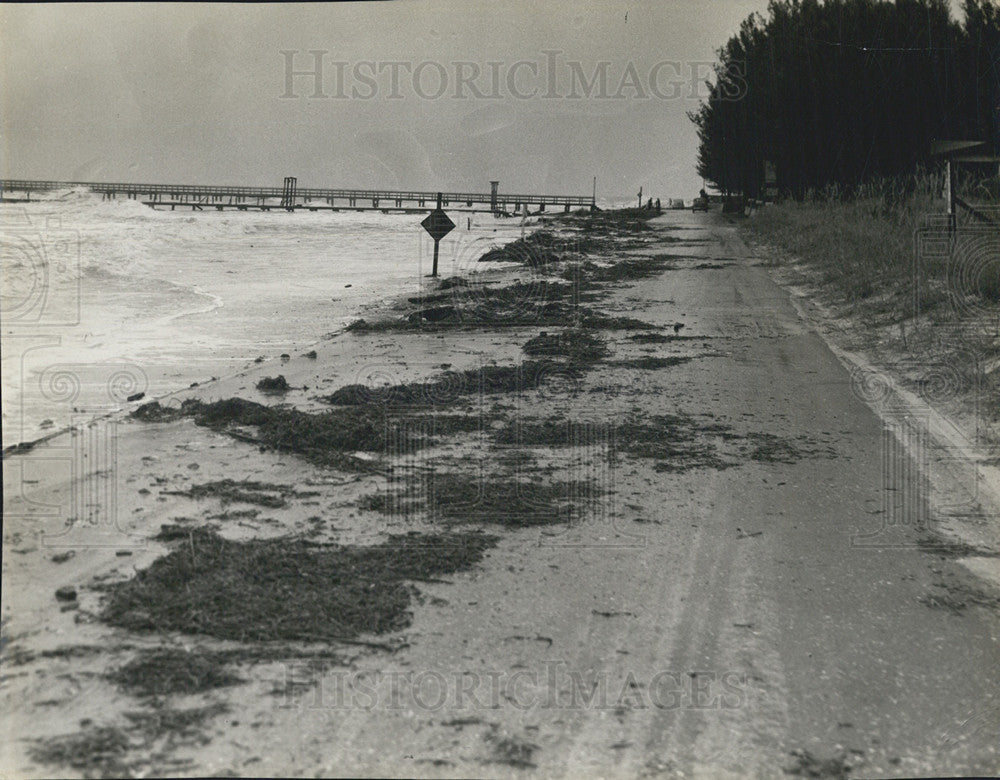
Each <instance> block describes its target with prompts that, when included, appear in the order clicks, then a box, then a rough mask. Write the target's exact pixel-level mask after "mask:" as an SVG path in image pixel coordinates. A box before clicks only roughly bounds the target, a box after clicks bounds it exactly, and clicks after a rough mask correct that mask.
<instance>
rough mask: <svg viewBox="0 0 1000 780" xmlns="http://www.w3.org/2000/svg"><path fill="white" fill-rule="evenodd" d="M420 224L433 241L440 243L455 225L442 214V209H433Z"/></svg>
mask: <svg viewBox="0 0 1000 780" xmlns="http://www.w3.org/2000/svg"><path fill="white" fill-rule="evenodd" d="M420 224H421V225H423V226H424V230H426V231H427V232H428V233H430V234H431V238H433V239H434V240H435V241H440V240H441V239H442V238H444V237H445V236H446V235H448V234H449V233H450V232H451V231H452V230H454V229H455V223H454V222H452V221H451V218H450V217H449V216H448V215H447V214H445V213H444V209H434V211H432V212H431V213H430V214H428V215H427V217H426V219H424V221H423V222H421V223H420Z"/></svg>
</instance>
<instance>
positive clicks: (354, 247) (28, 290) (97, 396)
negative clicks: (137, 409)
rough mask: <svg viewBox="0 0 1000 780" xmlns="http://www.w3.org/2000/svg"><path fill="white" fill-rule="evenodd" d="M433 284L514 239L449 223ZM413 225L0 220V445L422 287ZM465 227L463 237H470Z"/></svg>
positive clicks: (280, 347) (165, 214)
mask: <svg viewBox="0 0 1000 780" xmlns="http://www.w3.org/2000/svg"><path fill="white" fill-rule="evenodd" d="M451 216H452V218H453V220H454V221H455V222H456V223H458V227H457V228H456V229H455V230H454V231H453V232H452V233H451V234H450V235H449V236H447V237H446V238H445V239H443V240H442V241H441V247H440V274H441V275H442V276H449V275H452V274H456V273H460V274H463V275H466V274H469V273H474V272H475V271H476V263H475V261H476V259H477V258H478V257H480V256H481V255H482V254H483V253H485V252H486V251H487V250H488V249H490V248H491V247H493V246H496V245H499V244H502V243H506V242H508V241H511V240H513V239H515V238H517V237H518V236H519V235H520V234H521V232H522V226H521V221H520V220H519V219H495V218H493V217H492V216H490V215H486V214H473V215H468V214H464V213H460V212H452V213H451ZM421 219H422V216H421V215H419V214H405V215H404V214H382V213H381V212H336V213H331V212H296V213H288V212H284V211H272V212H251V211H247V212H240V211H223V212H219V211H216V210H214V209H213V210H211V211H201V212H191V211H180V210H178V211H173V212H171V211H161V210H154V209H151V208H148V207H146V206H143V205H142V204H141V203H138V202H135V201H128V200H115V201H102V200H101V198H100V196H97V195H94V194H93V193H90V192H86V191H68V192H60V193H52V194H50V195H49V196H47V197H46V198H45V199H43V200H39V201H37V202H31V203H5V204H3V205H0V259H2V266H0V270H2V277H0V294H2V295H0V326H2V381H3V388H2V389H3V445H4V446H5V447H6V446H8V445H10V444H14V443H17V442H21V441H32V440H34V439H37V438H39V437H40V436H43V435H45V434H46V433H49V432H51V431H53V430H58V429H60V428H63V427H65V426H67V425H71V424H80V423H82V422H85V421H86V420H88V419H92V418H94V417H97V416H99V415H102V414H106V413H107V412H110V411H115V410H116V409H119V408H122V406H123V405H124V404H125V399H126V398H127V397H128V396H130V395H133V394H135V393H139V392H144V393H145V394H146V396H147V397H155V396H157V395H162V394H164V393H168V392H171V391H174V390H178V389H182V388H185V387H187V386H189V385H190V384H191V383H193V382H202V381H205V380H207V379H209V378H211V377H213V376H220V377H221V376H226V375H228V374H232V373H235V372H236V371H238V370H240V369H242V368H243V367H244V366H245V365H246V364H247V363H248V361H251V360H253V359H254V358H256V357H258V356H264V357H277V356H278V355H280V354H281V353H283V352H287V353H289V354H296V353H301V352H303V351H306V350H307V349H309V345H311V344H313V343H315V342H317V341H318V340H319V339H321V338H322V337H323V336H324V335H325V334H327V333H330V332H332V331H336V330H338V329H340V328H342V327H343V326H344V325H345V324H346V323H348V322H349V321H350V320H352V319H354V318H356V317H357V316H358V314H359V312H362V313H363V310H364V309H365V308H366V307H368V306H370V305H372V304H377V303H380V302H383V301H387V300H390V299H392V298H394V297H396V296H398V295H400V294H403V293H413V292H416V291H417V290H418V289H420V287H421V285H422V284H426V283H427V279H426V275H427V274H428V273H430V269H431V254H432V249H433V243H432V242H431V240H430V239H429V238H428V237H427V235H426V233H425V232H424V231H423V229H422V228H421V227H420V224H419V223H420V220H421ZM470 223H471V224H470Z"/></svg>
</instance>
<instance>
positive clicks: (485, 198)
mask: <svg viewBox="0 0 1000 780" xmlns="http://www.w3.org/2000/svg"><path fill="white" fill-rule="evenodd" d="M77 188H85V189H88V190H90V191H91V192H97V193H100V194H101V195H102V196H104V197H105V198H106V199H114V198H118V197H122V198H128V199H130V200H141V201H142V202H144V203H147V204H149V205H151V206H167V205H169V206H171V207H174V206H191V207H199V206H214V207H215V208H219V209H222V208H227V207H228V208H247V207H256V208H266V209H270V208H285V209H288V210H292V209H297V208H305V209H310V210H317V209H318V208H325V209H333V210H337V209H340V208H344V209H357V210H383V211H384V210H391V209H393V208H396V209H403V208H405V209H407V210H427V211H430V210H431V209H433V208H434V207H435V205H436V202H437V200H436V199H437V193H436V192H427V191H420V190H365V189H341V188H326V187H315V188H311V187H297V188H295V189H294V190H293V192H294V196H293V197H292V198H291V199H289V198H288V192H287V191H286V189H285V188H284V187H248V186H233V185H210V184H135V183H129V182H73V181H35V180H31V179H0V197H4V198H6V199H11V198H9V197H8V194H9V193H12V192H13V193H21V194H23V195H24V197H23V198H21V199H22V200H30V199H31V193H38V192H52V191H55V190H67V189H77ZM275 200H276V201H279V203H272V202H269V201H275ZM441 200H442V204H443V205H445V206H452V207H453V208H455V209H457V210H461V209H462V208H463V207H464V208H466V209H473V208H474V207H475V206H477V205H488V206H489V209H488V210H491V211H508V210H510V209H513V210H514V211H519V210H521V209H522V207H524V206H528V207H529V208H530V207H533V206H537V207H540V208H544V207H546V206H563V208H564V209H566V210H569V209H570V208H572V207H581V206H582V207H593V206H594V199H593V197H592V196H587V195H535V194H525V193H515V194H510V193H501V192H486V193H483V192H442V193H441ZM317 203H319V204H325V205H324V206H317V205H316V204H317Z"/></svg>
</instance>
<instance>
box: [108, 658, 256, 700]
mask: <svg viewBox="0 0 1000 780" xmlns="http://www.w3.org/2000/svg"><path fill="white" fill-rule="evenodd" d="M225 663H226V654H225V653H211V652H208V651H204V650H193V651H188V650H182V649H179V648H165V649H162V650H149V651H146V652H143V653H140V654H139V655H138V656H137V657H136V658H134V659H132V660H131V661H129V662H128V663H127V664H125V665H124V666H122V667H119V668H118V669H115V670H114V671H113V672H110V673H109V674H108V675H107V677H108V679H109V680H110V681H111V682H113V683H115V684H116V685H117V686H118V687H119V688H121V689H122V690H123V691H125V692H126V693H132V694H136V695H139V696H167V695H171V694H189V693H201V692H202V691H208V690H212V689H213V688H223V687H227V686H230V685H236V684H237V683H240V682H243V680H242V678H240V677H238V676H237V675H235V674H233V673H232V672H230V671H228V670H227V669H226V668H225Z"/></svg>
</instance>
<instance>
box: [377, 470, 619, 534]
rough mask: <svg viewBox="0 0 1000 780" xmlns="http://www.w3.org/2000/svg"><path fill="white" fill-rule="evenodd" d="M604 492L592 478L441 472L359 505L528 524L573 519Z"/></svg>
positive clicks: (449, 519)
mask: <svg viewBox="0 0 1000 780" xmlns="http://www.w3.org/2000/svg"><path fill="white" fill-rule="evenodd" d="M602 494H603V491H602V490H601V488H600V486H599V485H598V484H597V483H596V482H594V481H593V480H556V481H548V482H529V481H525V480H519V479H514V478H498V477H489V476H486V475H476V474H458V473H451V472H437V473H434V474H430V475H426V476H425V477H424V478H423V480H422V481H419V482H418V481H408V482H406V483H405V484H403V485H402V486H400V489H399V491H398V492H392V491H389V492H385V493H377V494H371V495H368V496H364V497H362V499H361V501H360V506H361V508H363V509H368V510H373V511H379V512H383V513H386V514H393V515H402V516H408V515H410V514H413V513H416V512H418V511H422V512H423V513H425V514H426V515H427V516H428V517H430V518H432V519H435V520H438V521H444V522H446V523H449V524H460V523H461V524H464V523H486V524H494V525H501V526H506V527H508V528H525V527H531V526H540V525H553V524H559V523H569V522H573V521H574V520H576V519H578V518H579V517H580V516H581V514H582V513H583V512H585V511H586V507H587V506H588V505H589V504H592V503H593V502H594V501H595V500H596V499H597V498H598V497H599V496H601V495H602Z"/></svg>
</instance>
